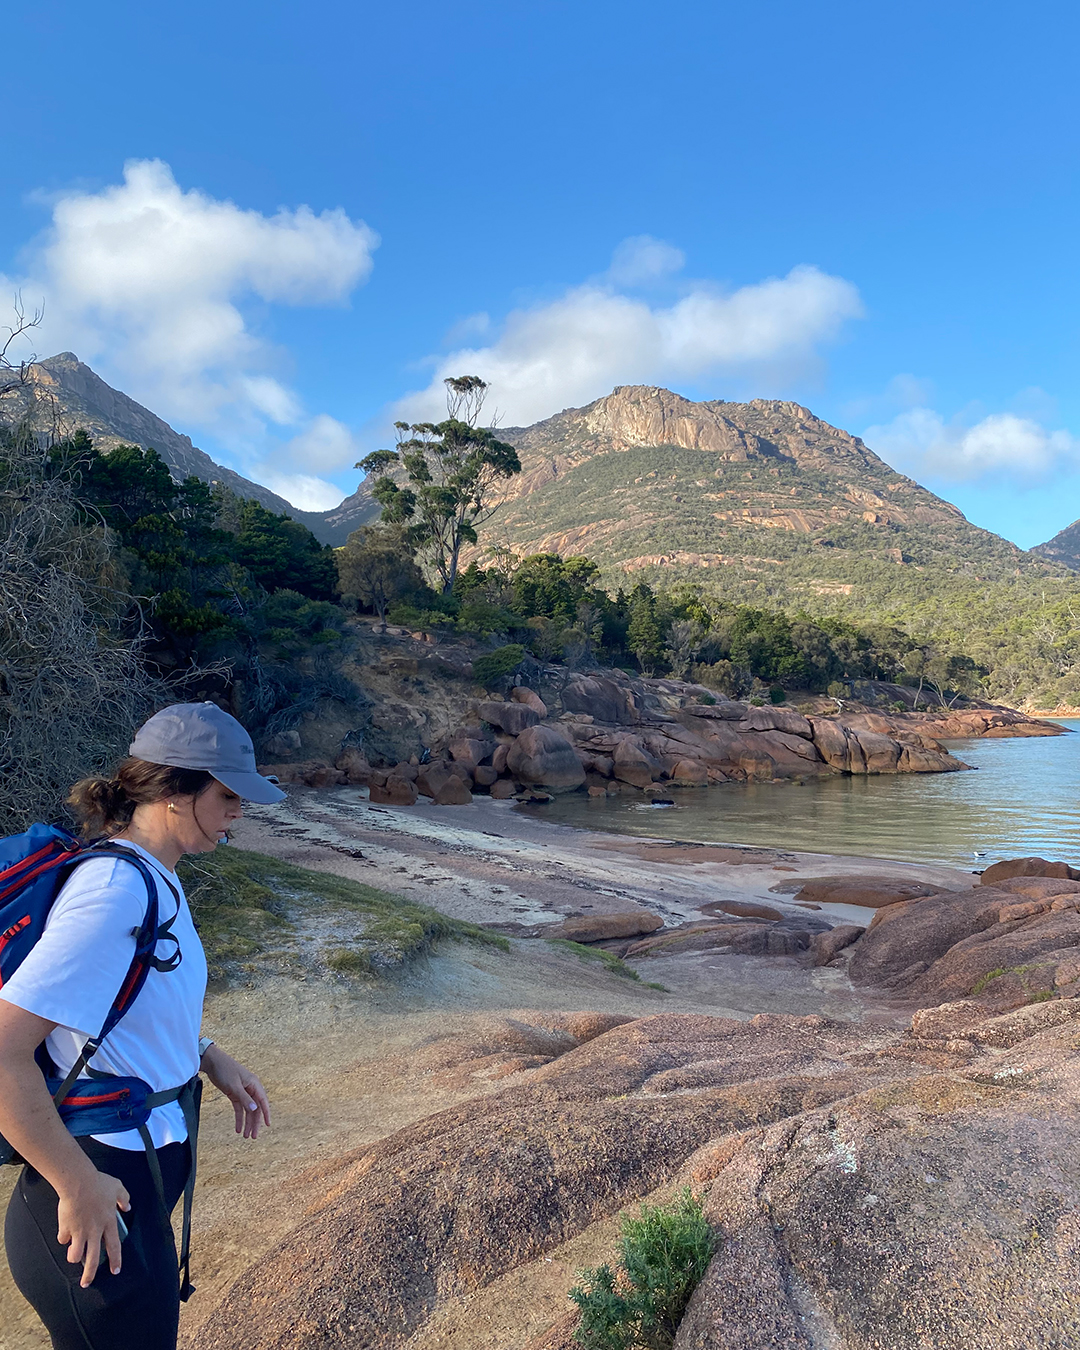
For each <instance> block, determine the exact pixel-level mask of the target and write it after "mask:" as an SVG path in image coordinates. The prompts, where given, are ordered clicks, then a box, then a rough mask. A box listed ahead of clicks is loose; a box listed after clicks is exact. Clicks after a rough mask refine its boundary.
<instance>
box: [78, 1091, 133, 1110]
mask: <svg viewBox="0 0 1080 1350" xmlns="http://www.w3.org/2000/svg"><path fill="white" fill-rule="evenodd" d="M130 1096H131V1092H130V1091H129V1090H128V1089H127V1088H121V1090H120V1091H119V1092H103V1093H102V1094H101V1096H100V1097H65V1098H64V1100H63V1101H62V1102H61V1103H60V1105H61V1106H101V1105H102V1103H104V1102H119V1101H123V1099H124V1098H125V1097H130Z"/></svg>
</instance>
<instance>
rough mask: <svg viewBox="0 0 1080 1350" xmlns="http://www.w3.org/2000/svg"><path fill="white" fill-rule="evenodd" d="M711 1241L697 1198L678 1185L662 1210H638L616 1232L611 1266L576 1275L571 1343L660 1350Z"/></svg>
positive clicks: (670, 1339) (669, 1340) (596, 1349)
mask: <svg viewBox="0 0 1080 1350" xmlns="http://www.w3.org/2000/svg"><path fill="white" fill-rule="evenodd" d="M714 1247H715V1242H714V1239H713V1235H712V1232H711V1230H710V1228H709V1225H708V1223H707V1222H706V1219H705V1215H704V1214H703V1213H702V1209H701V1201H700V1200H699V1199H698V1198H697V1197H696V1196H694V1195H693V1194H692V1193H691V1190H690V1187H689V1186H685V1187H684V1188H683V1189H682V1190H681V1191H680V1192H679V1194H678V1196H677V1197H676V1198H675V1200H674V1201H673V1202H672V1203H671V1204H669V1205H657V1206H655V1207H650V1206H649V1205H642V1207H641V1215H640V1217H639V1218H636V1219H632V1218H630V1217H625V1218H624V1219H623V1221H622V1224H621V1226H620V1233H619V1269H618V1270H617V1271H613V1270H612V1269H611V1267H610V1266H607V1265H604V1266H597V1267H596V1268H595V1269H591V1270H580V1271H578V1279H579V1280H580V1284H577V1285H575V1286H574V1288H573V1289H571V1290H570V1297H571V1299H572V1300H573V1301H574V1302H575V1303H576V1304H577V1306H578V1307H579V1308H580V1309H581V1323H580V1325H579V1327H578V1329H577V1331H576V1332H575V1333H574V1339H575V1340H576V1341H577V1343H578V1344H579V1345H581V1346H584V1347H586V1350H628V1347H630V1346H641V1347H644V1350H668V1348H669V1347H670V1346H672V1345H674V1343H675V1333H676V1331H677V1330H678V1327H679V1322H680V1321H681V1320H682V1315H683V1313H684V1312H685V1311H686V1305H687V1303H688V1302H689V1301H690V1295H691V1294H692V1293H693V1292H694V1290H695V1289H696V1288H697V1286H698V1283H699V1282H700V1280H701V1277H702V1276H703V1275H704V1274H705V1270H706V1268H707V1266H708V1264H709V1261H710V1260H711V1259H712V1254H713V1250H714Z"/></svg>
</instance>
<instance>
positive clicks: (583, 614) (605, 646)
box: [342, 527, 986, 702]
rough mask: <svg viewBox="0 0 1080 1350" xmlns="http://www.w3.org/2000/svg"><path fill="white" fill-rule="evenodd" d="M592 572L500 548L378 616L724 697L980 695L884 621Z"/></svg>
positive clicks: (938, 653)
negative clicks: (866, 690)
mask: <svg viewBox="0 0 1080 1350" xmlns="http://www.w3.org/2000/svg"><path fill="white" fill-rule="evenodd" d="M383 528H387V527H383ZM377 532H378V528H376V529H375V530H372V529H370V528H369V529H368V530H365V531H360V532H358V534H357V535H355V536H353V538H352V539H351V540H350V543H349V544H348V545H346V548H345V549H344V550H343V551H342V558H343V560H345V559H348V560H349V561H348V563H346V562H345V561H343V562H342V568H343V571H342V575H343V577H344V576H345V575H346V573H345V568H346V566H349V567H351V568H352V571H351V572H350V573H349V575H351V576H352V577H353V578H354V580H353V585H354V587H355V584H356V583H355V572H356V568H357V567H358V566H361V565H362V558H361V554H360V553H359V552H358V551H353V552H351V551H350V550H351V549H352V545H353V541H354V540H357V541H358V543H357V548H358V549H359V548H360V547H361V546H362V547H363V549H365V550H371V544H370V538H371V536H372V535H374V534H377ZM360 536H363V539H362V540H361V539H360ZM394 538H395V540H396V543H395V547H397V548H399V549H404V550H407V547H408V546H407V543H406V542H405V541H404V540H403V537H402V536H401V535H397V536H395V537H394ZM381 556H382V555H380V554H378V553H377V552H375V551H372V552H371V559H372V567H379V566H380V565H381V564H380V559H381ZM382 574H385V568H384V569H383V573H382ZM399 575H402V576H404V573H403V572H399ZM599 575H600V571H599V568H598V567H597V565H596V564H595V563H594V562H592V561H590V560H589V559H588V558H582V557H571V558H560V557H558V556H557V555H556V554H550V553H538V554H534V555H532V556H531V557H528V558H523V559H517V558H514V557H513V556H512V555H509V554H502V555H501V556H498V557H496V559H495V560H494V561H493V563H492V565H491V566H490V567H487V568H483V567H480V566H479V565H478V564H477V563H476V562H472V563H470V565H469V566H468V567H467V568H466V569H465V570H464V571H462V572H461V573H460V574H459V575H458V578H457V580H456V581H455V583H454V587H453V590H452V591H451V592H450V593H449V594H447V595H443V594H438V593H436V592H435V591H433V590H431V589H429V588H428V587H426V586H417V585H416V584H415V580H413V581H411V582H408V583H404V582H403V584H402V586H401V588H400V589H399V591H398V594H397V598H396V601H395V603H393V604H390V605H389V608H388V610H387V611H386V612H387V614H388V617H389V618H390V620H391V621H393V622H396V623H401V624H405V625H407V626H409V627H410V628H416V627H420V628H433V629H435V630H442V631H456V632H461V633H470V634H475V635H478V636H485V637H491V636H494V637H499V638H502V639H504V640H505V647H503V648H500V649H499V651H500V652H503V651H506V650H509V649H510V648H514V647H518V648H525V649H527V650H528V651H529V652H530V653H531V654H532V655H533V656H534V657H536V658H537V659H538V660H542V661H564V662H566V663H567V664H568V665H570V666H572V667H579V668H580V667H583V666H588V665H602V664H610V665H622V666H627V667H628V668H631V669H633V670H635V671H637V670H640V671H642V672H643V673H644V674H646V675H674V676H677V677H679V678H682V679H690V678H693V679H696V680H700V681H701V682H702V683H705V684H707V685H709V686H711V687H713V688H716V689H718V690H720V691H721V692H723V693H726V694H729V695H732V696H748V695H751V694H753V693H755V692H759V691H760V689H761V687H762V686H768V687H771V688H773V689H775V690H777V691H778V696H779V697H782V696H783V691H784V690H785V689H791V690H795V689H800V690H810V691H814V692H825V691H831V692H835V693H837V694H843V693H844V692H846V690H847V688H848V686H849V685H850V683H851V682H852V681H855V680H884V681H892V682H897V683H902V684H911V685H913V686H916V687H919V688H922V689H924V690H925V691H926V696H927V701H930V699H931V696H932V698H933V701H935V702H937V701H939V700H940V699H949V698H952V697H953V696H955V695H956V694H957V693H977V692H978V691H979V689H980V686H981V680H982V679H983V677H984V676H985V674H986V672H985V670H983V669H981V668H980V667H979V666H978V665H977V663H976V662H975V661H974V660H973V659H972V658H971V657H970V656H967V655H965V654H964V653H962V652H957V651H955V650H950V649H949V648H945V647H939V646H938V645H937V644H935V643H931V642H921V643H920V642H917V641H916V640H915V639H914V638H913V637H911V635H910V634H908V633H906V632H905V631H904V630H903V629H901V628H898V627H894V626H890V625H887V624H873V625H865V626H859V625H857V624H854V623H851V622H850V621H847V620H845V619H843V618H841V617H839V616H837V615H831V616H820V617H818V618H813V617H811V616H810V615H809V614H807V613H805V612H796V613H794V614H787V613H784V612H783V611H782V610H779V609H774V608H764V607H758V606H753V605H745V604H739V603H737V602H733V601H727V600H722V599H718V598H716V597H715V596H713V595H710V594H708V593H706V592H704V591H703V590H702V589H701V588H700V587H698V586H696V585H694V584H692V583H689V582H683V583H680V584H677V585H675V586H674V587H672V588H671V589H670V590H653V589H652V587H650V586H648V585H647V584H645V583H644V582H639V583H637V584H636V585H635V586H633V587H631V588H630V589H629V590H625V589H620V590H618V591H617V592H616V593H615V594H611V593H610V592H608V591H605V590H604V589H603V588H602V587H601V586H600V585H599V581H598V579H599ZM372 607H373V606H370V605H369V608H372ZM383 608H384V610H385V609H386V605H385V604H384V606H383ZM495 656H496V654H493V658H495ZM481 660H482V661H483V662H485V663H486V664H484V666H483V670H484V672H485V674H486V675H488V676H491V677H497V676H499V675H502V674H504V673H505V672H504V671H503V670H502V669H501V666H502V665H505V663H506V658H505V657H501V658H499V659H497V660H494V661H493V660H489V658H481ZM489 665H490V666H491V669H490V670H489V669H488V666H489ZM496 665H499V667H500V668H499V669H495V666H496ZM478 678H479V676H478Z"/></svg>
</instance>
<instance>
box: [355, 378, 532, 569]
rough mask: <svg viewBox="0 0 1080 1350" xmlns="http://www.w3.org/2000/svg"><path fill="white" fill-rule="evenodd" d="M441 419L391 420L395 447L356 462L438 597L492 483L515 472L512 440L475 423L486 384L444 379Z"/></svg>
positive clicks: (492, 502)
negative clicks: (428, 571)
mask: <svg viewBox="0 0 1080 1350" xmlns="http://www.w3.org/2000/svg"><path fill="white" fill-rule="evenodd" d="M444 383H445V385H446V402H447V413H448V416H447V418H446V420H445V421H442V422H413V423H409V422H396V423H395V424H394V425H395V428H396V430H397V434H398V443H397V448H396V449H394V450H376V451H374V453H373V454H370V455H368V456H367V457H366V459H362V460H361V461H360V462H359V463H358V464H357V465H356V467H357V468H358V469H363V470H364V472H365V473H368V474H372V475H375V482H374V484H373V485H372V495H373V496H374V498H375V500H376V501H377V502H378V503H379V505H380V506H381V507H382V519H383V521H384V522H385V523H386V524H391V525H405V526H406V527H407V528H408V531H409V534H410V537H411V539H412V541H413V543H414V545H415V547H416V549H417V552H418V553H419V554H420V555H421V556H423V557H426V558H427V560H428V561H429V562H430V564H431V567H432V569H433V570H434V572H435V574H436V576H437V577H438V579H439V583H440V584H441V586H442V590H443V593H444V594H449V592H450V591H452V590H453V586H454V581H455V579H456V578H457V574H458V565H459V562H460V558H461V551H462V549H463V548H464V547H465V546H466V545H469V544H475V543H476V542H477V540H478V533H477V531H478V529H479V527H480V525H482V524H483V522H484V521H485V520H487V519H488V517H489V516H490V515H491V513H492V512H493V511H494V509H495V507H496V505H497V500H496V493H497V489H498V486H499V484H500V483H501V482H504V481H505V480H506V479H508V478H512V477H513V475H514V474H516V473H520V472H521V461H520V460H519V459H518V454H517V451H516V450H515V449H514V447H513V446H512V445H508V444H506V442H505V441H500V440H499V439H498V438H497V437H496V435H495V432H494V430H493V429H492V428H490V427H481V426H479V425H478V422H479V418H480V412H481V409H482V408H483V406H484V395H485V394H486V392H487V387H488V386H487V384H486V383H485V381H484V380H482V379H480V377H479V376H478V375H461V376H458V377H456V378H454V379H448V380H445V381H444Z"/></svg>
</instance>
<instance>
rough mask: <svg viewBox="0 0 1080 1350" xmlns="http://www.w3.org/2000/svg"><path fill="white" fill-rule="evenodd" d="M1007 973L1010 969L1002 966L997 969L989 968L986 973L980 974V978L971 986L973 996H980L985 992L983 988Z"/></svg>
mask: <svg viewBox="0 0 1080 1350" xmlns="http://www.w3.org/2000/svg"><path fill="white" fill-rule="evenodd" d="M1007 974H1008V971H1006V969H1005V967H1004V966H1000V967H999V968H998V969H997V970H988V971H987V972H986V974H985V975H980V976H979V978H978V979H977V980H976V981H975V983H974V984H973V985H972V986H971V993H972V996H973V997H974V998H978V997H979V995H980V994H981V993H982V992H983V990H984V989H985V988H986V986H987V985H988V984H989V983H990V982H991V981H992V980H997V979H1000V977H1001V976H1002V975H1007Z"/></svg>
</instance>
